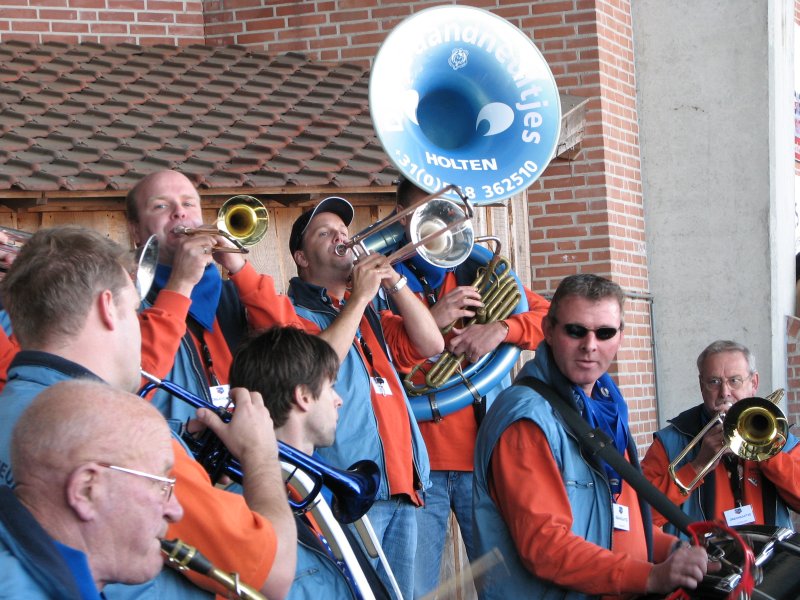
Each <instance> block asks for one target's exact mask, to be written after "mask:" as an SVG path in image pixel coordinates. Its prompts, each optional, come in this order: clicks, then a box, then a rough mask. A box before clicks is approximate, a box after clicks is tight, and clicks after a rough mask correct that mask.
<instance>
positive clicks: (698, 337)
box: [632, 0, 794, 424]
mask: <svg viewBox="0 0 800 600" xmlns="http://www.w3.org/2000/svg"><path fill="white" fill-rule="evenodd" d="M632 7H633V30H634V48H635V59H636V77H637V85H638V100H639V106H638V109H639V119H640V142H641V147H642V180H643V192H644V199H645V219H646V221H645V222H646V228H647V232H646V233H647V243H648V259H649V270H650V284H651V287H650V290H651V292H652V294H653V297H654V301H653V310H654V327H655V344H656V357H657V373H656V376H657V385H658V399H659V421H660V423H661V424H663V423H664V422H665V420H666V419H667V418H670V417H673V416H675V415H676V414H677V413H678V412H680V411H681V410H683V409H684V408H688V407H690V406H692V405H693V404H695V403H697V402H698V401H699V390H698V385H697V371H696V367H695V360H696V358H697V355H698V354H699V353H700V351H701V350H702V349H703V348H704V347H705V346H706V345H708V344H709V343H710V342H712V341H713V340H715V339H719V338H726V339H735V340H737V341H740V342H742V343H744V344H746V345H748V346H750V348H751V349H752V350H753V351H754V352H755V354H756V358H757V361H758V364H759V370H760V372H761V376H762V387H761V392H764V394H766V393H768V392H769V391H771V389H772V387H773V386H777V385H782V384H783V383H784V382H785V378H786V368H785V360H786V359H785V354H786V342H785V334H784V330H785V315H786V314H788V313H790V312H791V311H792V306H793V290H794V278H793V274H794V266H793V259H794V251H793V247H794V176H793V173H794V155H793V131H794V126H793V125H794V119H793V111H794V103H793V71H792V68H793V62H792V53H793V33H794V25H793V17H792V15H793V13H792V9H793V2H791V1H785V0H784V1H781V0H769V1H768V2H762V1H757V2H754V1H752V0H718V1H713V0H671V1H670V2H664V1H663V0H635V1H634V2H632Z"/></svg>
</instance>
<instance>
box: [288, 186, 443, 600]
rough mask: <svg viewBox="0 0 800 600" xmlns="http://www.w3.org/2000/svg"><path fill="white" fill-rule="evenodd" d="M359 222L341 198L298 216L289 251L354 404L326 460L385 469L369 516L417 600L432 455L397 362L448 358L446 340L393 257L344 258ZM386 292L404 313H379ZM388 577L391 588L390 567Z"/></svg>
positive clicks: (303, 308) (315, 323)
mask: <svg viewBox="0 0 800 600" xmlns="http://www.w3.org/2000/svg"><path fill="white" fill-rule="evenodd" d="M352 220H353V207H352V206H351V205H350V203H349V202H347V201H346V200H344V199H342V198H338V197H331V198H326V199H325V200H323V201H322V202H320V203H319V204H317V206H315V207H314V208H313V209H310V210H307V211H306V212H304V213H303V214H302V215H301V216H300V217H298V218H297V220H296V221H295V222H294V224H293V226H292V232H291V236H290V238H289V250H290V252H291V253H292V257H293V258H294V261H295V264H296V265H297V273H298V275H299V276H298V277H295V278H293V279H292V281H291V283H290V286H289V296H290V297H291V299H292V302H293V303H294V305H295V310H296V311H297V313H298V315H299V316H300V317H302V320H303V322H304V323H305V328H306V330H307V331H309V332H310V333H319V332H322V333H321V334H320V335H321V337H323V339H325V340H326V341H327V342H328V343H329V344H330V345H331V346H332V347H333V349H334V350H335V351H336V354H337V356H338V357H339V361H340V363H341V367H340V368H339V376H338V378H337V381H336V391H337V393H338V394H339V395H340V396H341V397H342V398H343V399H344V401H345V402H344V406H343V407H342V409H341V416H340V419H339V425H338V427H337V430H336V441H335V442H334V444H333V446H331V447H330V448H324V449H321V450H320V454H321V455H322V457H323V458H325V460H327V461H328V462H329V463H331V464H332V465H334V466H337V467H339V468H347V467H348V466H350V465H351V464H353V463H354V462H356V461H357V460H361V459H369V460H372V461H374V462H375V463H377V464H378V465H380V467H381V486H380V491H379V495H378V500H377V501H376V502H375V504H373V506H372V508H371V509H370V511H369V518H370V521H371V522H372V524H373V526H374V527H375V530H376V533H377V535H378V539H379V541H380V543H381V545H382V546H383V549H384V550H385V552H386V557H387V559H388V561H389V565H390V566H391V568H392V570H393V571H394V574H395V576H396V577H397V581H398V583H399V584H400V589H401V591H402V593H403V596H404V597H407V598H410V597H411V596H412V590H413V580H414V569H413V560H414V548H415V547H416V540H417V528H416V520H415V517H414V509H415V508H416V507H418V506H421V505H422V497H421V492H422V490H423V489H425V488H426V487H428V456H427V453H426V452H425V445H424V442H423V441H422V438H421V436H420V434H419V429H418V428H417V424H416V422H415V420H414V417H413V415H412V413H411V406H410V404H409V402H408V399H407V398H406V396H405V392H404V391H403V386H402V384H401V383H400V380H399V379H398V377H397V373H396V372H395V370H394V365H397V366H398V368H400V369H407V368H410V365H413V364H415V363H417V362H420V361H421V360H423V359H425V358H426V357H428V356H431V355H433V354H436V353H438V352H441V351H442V349H443V347H444V340H443V339H442V335H441V334H440V333H439V329H438V327H436V323H435V321H434V320H433V317H432V316H431V314H430V312H429V311H428V309H427V308H426V307H425V306H424V305H423V304H422V303H421V302H420V300H419V299H418V298H417V297H416V296H415V295H414V294H413V293H412V292H411V291H410V290H409V289H408V288H407V287H406V286H405V283H406V279H405V278H401V276H400V275H399V274H397V273H396V272H395V271H394V269H392V267H391V265H390V264H389V261H388V260H387V259H386V257H384V256H382V255H380V254H371V255H369V256H367V257H365V258H363V259H361V260H359V261H358V262H357V263H356V264H355V265H354V264H353V256H352V254H351V253H350V252H341V253H338V252H337V246H339V245H340V244H343V243H345V242H347V239H348V229H347V228H348V226H349V225H350V223H351V221H352ZM351 282H352V283H351ZM381 288H383V292H382V293H383V294H388V295H390V296H392V299H393V300H394V302H395V304H396V306H397V307H398V314H397V315H393V314H392V313H391V312H390V311H388V310H387V311H382V312H381V313H378V312H377V311H376V310H375V308H374V307H373V304H372V302H373V300H374V299H375V297H376V295H377V294H378V291H379V290H380V289H381ZM390 357H391V358H390ZM392 361H394V365H393V362H392ZM378 572H379V573H382V576H383V578H384V583H386V584H387V586H390V585H391V582H390V580H389V579H388V577H387V576H386V574H385V573H383V572H382V566H381V565H378Z"/></svg>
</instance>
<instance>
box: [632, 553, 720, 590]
mask: <svg viewBox="0 0 800 600" xmlns="http://www.w3.org/2000/svg"><path fill="white" fill-rule="evenodd" d="M718 569H719V564H716V565H715V566H710V565H709V563H708V554H707V553H706V549H705V548H703V547H702V546H681V547H680V548H678V549H677V550H675V552H673V553H672V554H670V555H669V557H667V560H665V561H664V562H661V563H658V564H656V565H654V566H653V569H652V570H651V571H650V575H648V577H647V593H648V594H668V593H670V592H672V591H673V590H675V589H676V588H679V587H680V588H686V589H690V590H693V589H696V588H697V585H698V584H699V583H700V582H701V581H702V580H703V577H704V576H705V574H706V572H707V571H708V570H712V571H714V570H718Z"/></svg>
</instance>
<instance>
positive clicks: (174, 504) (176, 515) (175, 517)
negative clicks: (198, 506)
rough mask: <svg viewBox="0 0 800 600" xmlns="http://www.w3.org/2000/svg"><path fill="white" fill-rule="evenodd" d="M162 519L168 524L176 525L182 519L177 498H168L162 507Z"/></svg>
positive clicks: (181, 511)
mask: <svg viewBox="0 0 800 600" xmlns="http://www.w3.org/2000/svg"><path fill="white" fill-rule="evenodd" d="M164 518H165V519H166V520H167V522H169V523H177V522H178V521H180V520H181V519H182V518H183V507H182V506H181V503H180V502H178V497H177V496H176V495H175V494H172V496H170V499H169V500H168V501H167V504H166V506H164Z"/></svg>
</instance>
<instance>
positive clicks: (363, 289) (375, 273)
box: [350, 252, 400, 306]
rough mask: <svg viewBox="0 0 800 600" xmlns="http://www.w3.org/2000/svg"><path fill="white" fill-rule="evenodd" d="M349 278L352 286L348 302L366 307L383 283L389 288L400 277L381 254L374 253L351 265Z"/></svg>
mask: <svg viewBox="0 0 800 600" xmlns="http://www.w3.org/2000/svg"><path fill="white" fill-rule="evenodd" d="M350 278H351V285H352V291H351V292H350V301H351V302H353V301H357V302H361V303H363V304H364V305H365V306H366V304H368V303H369V302H372V299H373V298H374V297H375V295H376V294H377V293H378V289H379V288H380V286H381V284H382V283H383V282H384V281H386V282H387V284H386V285H387V286H388V287H391V286H392V285H394V284H395V283H397V280H398V279H400V275H399V274H398V273H397V271H395V270H394V269H393V268H392V266H391V265H390V264H389V261H388V259H387V258H386V257H385V256H384V255H383V254H379V253H377V252H375V253H372V254H368V255H367V256H362V257H361V258H359V259H358V260H357V261H356V262H355V263H354V264H353V272H352V273H351V275H350Z"/></svg>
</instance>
